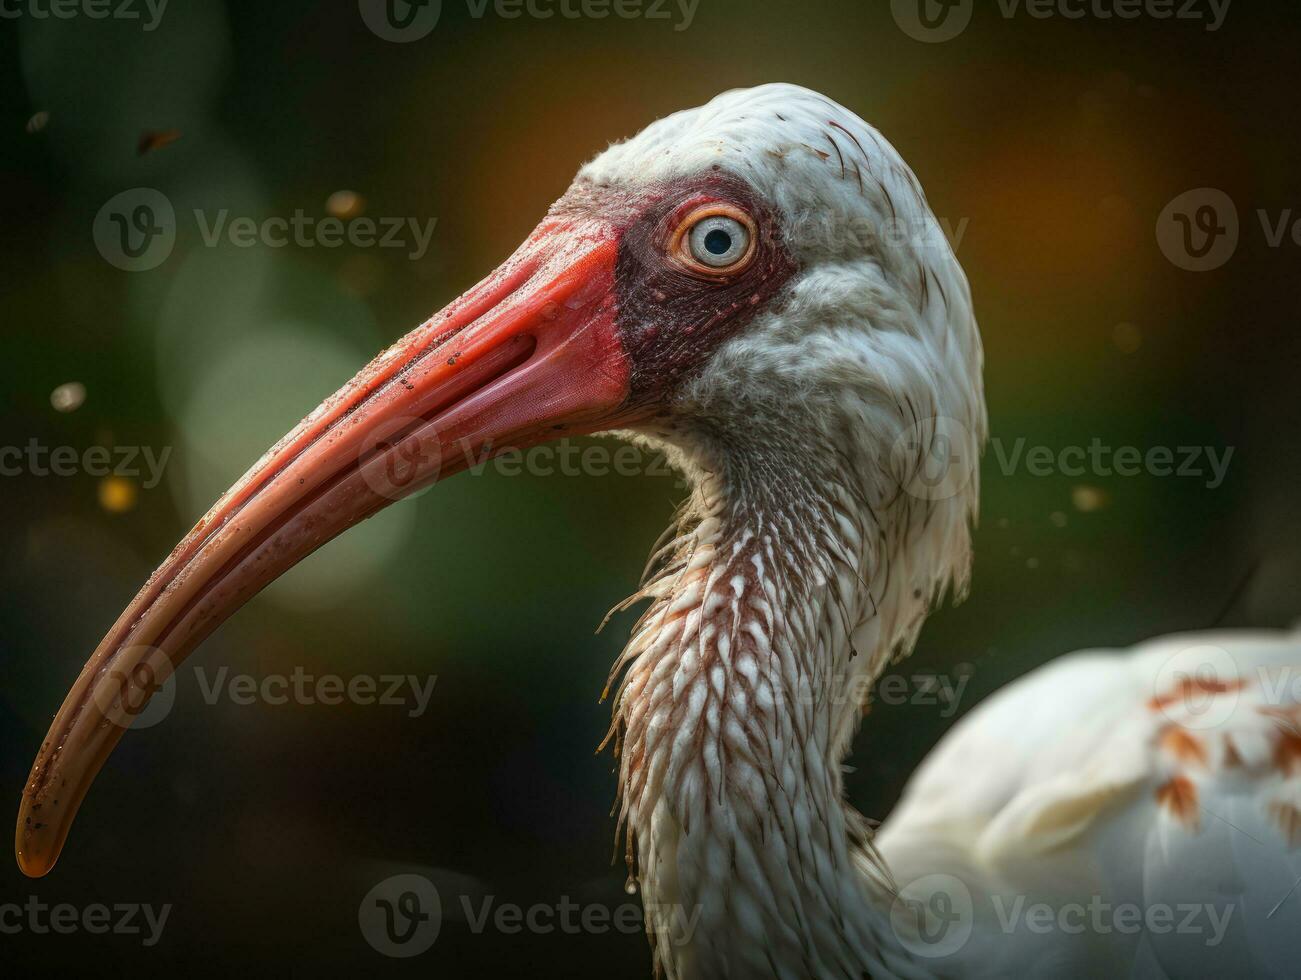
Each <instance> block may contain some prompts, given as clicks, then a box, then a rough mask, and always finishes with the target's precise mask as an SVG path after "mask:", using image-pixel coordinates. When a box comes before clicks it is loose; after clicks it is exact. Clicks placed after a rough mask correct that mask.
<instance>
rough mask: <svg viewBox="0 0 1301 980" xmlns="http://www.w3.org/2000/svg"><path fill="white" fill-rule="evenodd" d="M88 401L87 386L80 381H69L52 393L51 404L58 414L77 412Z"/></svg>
mask: <svg viewBox="0 0 1301 980" xmlns="http://www.w3.org/2000/svg"><path fill="white" fill-rule="evenodd" d="M85 401H86V386H85V385H84V384H82V383H81V382H80V381H69V382H67V383H66V384H61V385H59V387H57V388H55V389H54V390H53V391H52V392H50V404H51V405H52V406H54V410H55V411H56V412H75V411H76V410H77V409H79V408H81V406H82V405H83V404H85Z"/></svg>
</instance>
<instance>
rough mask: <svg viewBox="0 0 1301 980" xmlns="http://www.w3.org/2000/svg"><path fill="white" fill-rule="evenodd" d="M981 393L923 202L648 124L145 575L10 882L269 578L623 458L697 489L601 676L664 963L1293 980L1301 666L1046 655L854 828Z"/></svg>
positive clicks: (854, 130)
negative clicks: (500, 453) (854, 797)
mask: <svg viewBox="0 0 1301 980" xmlns="http://www.w3.org/2000/svg"><path fill="white" fill-rule="evenodd" d="M981 360H982V355H981V346H980V339H979V336H978V333H977V329H976V321H975V318H974V316H973V314H972V304H971V298H970V293H969V290H968V286H967V282H966V278H965V276H964V275H963V272H962V269H961V268H960V267H959V265H958V262H957V260H956V258H955V257H954V255H953V252H952V250H951V249H950V248H949V246H948V245H947V243H946V242H945V240H944V238H943V236H942V235H941V233H940V229H939V227H938V225H937V222H936V220H935V218H934V216H933V215H932V213H931V211H930V209H929V207H928V206H927V204H926V200H925V198H924V197H923V195H922V191H921V188H920V186H919V185H918V183H917V180H916V179H915V178H914V176H913V174H912V172H911V171H910V170H909V169H908V167H907V166H906V165H905V164H904V162H903V160H902V159H901V158H900V157H899V155H898V154H897V153H896V152H895V151H894V149H893V148H891V147H890V146H889V144H887V143H886V142H885V140H884V139H883V138H882V137H881V136H880V135H879V134H878V133H877V132H876V131H875V130H874V129H872V128H871V127H870V126H868V125H867V124H865V123H864V122H863V121H862V120H861V119H859V118H858V117H857V116H855V115H854V114H853V113H851V112H849V111H847V110H846V109H844V108H842V107H841V106H839V105H837V104H836V103H834V102H832V101H831V100H829V99H827V98H825V97H823V96H820V95H818V94H816V93H814V92H810V91H807V90H805V89H801V88H797V87H794V86H790V85H767V86H763V87H761V88H756V89H751V90H747V91H735V92H729V93H727V94H724V95H722V96H720V97H718V98H717V99H715V100H714V101H712V102H710V103H709V104H708V105H706V106H704V107H702V108H699V109H695V110H692V111H689V112H682V113H678V114H676V115H673V116H671V117H669V118H666V119H664V120H661V121H660V122H657V123H655V124H654V125H652V126H651V127H649V128H648V129H646V130H645V131H644V132H642V133H641V134H640V135H639V136H637V137H635V138H633V139H631V140H629V141H627V142H624V143H621V144H618V145H616V146H613V147H611V148H610V149H609V150H608V151H606V152H605V153H603V154H602V155H600V156H599V157H598V158H597V159H595V160H594V161H593V162H591V163H589V164H588V165H587V166H586V167H584V168H583V169H582V170H581V171H580V173H579V175H578V177H577V179H576V180H575V182H574V184H573V186H572V187H571V188H570V189H569V191H568V192H567V193H566V194H565V195H564V197H562V198H561V199H560V200H559V201H558V202H557V203H556V204H555V206H554V207H553V208H552V209H551V211H550V213H549V214H548V215H547V217H546V219H545V220H544V221H543V222H542V223H541V224H540V225H539V226H538V227H537V229H536V230H535V231H534V232H533V233H532V234H531V235H530V236H529V238H528V239H527V241H525V242H524V244H523V245H522V246H521V247H520V248H519V250H518V251H517V252H516V253H515V255H514V256H512V257H511V258H510V259H509V260H508V261H507V262H506V263H505V264H504V265H503V266H502V267H501V268H500V269H498V270H497V271H496V272H494V273H493V274H492V275H490V276H489V277H488V278H487V279H486V280H484V281H483V282H482V283H481V284H480V285H478V286H476V287H475V288H473V289H472V290H470V291H469V292H468V293H466V294H465V295H464V296H463V297H461V298H460V299H458V300H456V301H455V302H453V303H452V304H451V305H450V306H449V307H447V309H446V310H444V311H443V312H441V313H439V314H438V315H437V316H435V317H433V318H432V319H430V320H429V321H427V322H426V323H424V324H422V325H421V326H420V327H418V328H417V329H416V330H415V331H413V332H412V333H410V334H409V335H407V336H406V337H405V338H403V339H402V340H401V341H399V342H398V343H397V344H395V345H394V346H393V347H392V348H390V349H389V350H388V351H386V352H385V353H383V354H381V355H380V356H379V357H378V358H377V359H376V360H375V361H374V362H372V363H371V364H370V365H369V366H368V367H366V368H365V369H364V370H363V371H362V372H361V373H360V374H359V375H357V377H356V378H354V379H353V380H352V381H351V382H349V384H348V385H347V386H345V387H344V388H343V389H342V390H341V391H339V392H338V393H337V394H335V395H333V396H331V397H330V398H328V399H326V401H325V402H324V403H323V404H322V405H321V406H320V407H319V408H318V409H317V410H316V411H314V412H313V413H312V414H311V415H309V416H308V417H307V418H306V419H305V420H304V421H303V422H302V423H301V424H300V425H299V426H298V427H297V428H296V429H294V430H293V431H292V432H291V433H289V435H288V436H286V437H285V438H284V439H283V440H282V441H281V442H280V443H278V444H277V445H276V446H275V447H273V448H272V449H271V450H270V451H269V452H268V453H267V454H266V456H264V457H263V459H262V460H261V461H260V462H258V463H257V464H256V465H255V466H254V467H253V469H252V470H250V471H249V473H248V474H247V475H246V476H245V477H244V478H243V479H241V480H240V481H239V482H238V483H236V484H235V486H234V487H232V488H231V489H230V490H229V491H228V492H227V493H226V495H225V496H224V497H222V498H221V500H220V501H218V502H217V504H216V505H215V506H214V508H213V509H212V510H211V512H209V514H208V515H207V516H206V517H204V518H203V520H201V521H200V522H199V524H198V526H197V527H196V528H195V529H194V530H193V531H192V532H191V533H190V534H189V535H188V536H187V537H186V538H185V539H184V540H183V541H182V542H181V543H180V544H179V545H178V546H177V548H176V550H175V551H173V552H172V554H171V555H170V556H169V557H168V558H167V559H166V561H164V562H163V564H162V565H161V567H159V569H158V571H157V572H156V573H155V574H154V575H153V577H152V578H151V579H150V580H149V581H148V583H146V585H145V587H144V588H143V589H142V590H141V591H140V593H139V595H137V596H136V598H135V599H134V601H132V603H131V604H130V606H128V607H127V609H126V611H125V612H124V613H123V614H122V616H121V617H120V618H119V619H118V621H117V623H116V624H115V625H114V626H113V628H112V629H111V630H110V631H109V633H108V635H107V636H106V637H105V639H104V641H103V642H102V643H101V644H100V646H99V648H98V649H97V650H96V651H95V653H94V655H93V656H92V657H91V658H90V661H89V663H87V665H86V667H85V669H84V670H83V671H82V673H81V675H80V677H79V678H78V679H77V681H76V683H75V684H74V685H73V687H72V690H71V692H70V693H69V695H68V697H67V699H66V701H65V702H64V704H63V707H62V709H61V710H60V711H59V712H58V715H57V716H56V717H55V719H54V723H53V725H52V727H51V729H50V732H49V735H48V737H47V738H46V740H45V742H44V744H43V745H42V747H41V749H40V753H39V755H38V756H37V758H36V762H35V765H34V766H33V768H32V772H31V776H30V778H29V780H28V782H27V785H26V788H25V790H24V793H23V798H22V807H21V810H20V813H19V816H18V827H17V855H18V862H19V864H20V866H21V867H22V869H23V870H24V871H25V872H26V873H27V874H29V875H43V874H45V873H46V872H48V871H49V870H50V868H51V866H52V865H53V864H54V862H55V860H56V858H57V857H58V855H59V852H60V850H61V849H62V847H63V845H64V842H65V839H66V837H67V834H68V829H69V826H70V825H71V822H72V818H73V815H74V814H75V812H76V810H77V807H78V805H79V803H80V802H81V800H82V799H83V797H84V796H85V794H86V791H87V790H88V788H89V786H90V782H91V780H92V779H93V778H94V776H95V774H96V773H97V772H98V770H99V769H100V767H101V766H102V765H103V763H104V761H105V759H106V758H107V757H108V755H109V753H110V751H111V750H112V748H113V746H114V745H115V744H116V743H117V741H118V739H119V737H120V736H121V733H122V730H123V728H122V725H123V724H124V723H125V721H126V720H128V719H129V715H130V713H131V711H134V710H136V709H137V708H138V707H139V705H140V703H141V701H142V700H143V699H144V698H146V697H147V696H148V693H149V691H150V690H151V688H152V687H154V686H156V684H157V682H158V680H159V678H160V675H161V674H162V673H163V672H165V671H167V670H170V669H171V668H172V667H174V665H175V664H176V663H178V662H179V661H180V660H181V659H182V658H183V657H185V656H186V655H187V654H188V653H189V652H190V651H192V650H193V649H194V648H195V647H196V646H197V645H198V643H199V642H200V641H201V640H202V639H203V638H204V637H205V636H207V635H208V634H209V633H210V632H211V631H212V630H213V629H215V628H216V627H217V625H218V624H219V623H221V622H222V621H223V620H224V619H225V618H226V617H228V616H229V615H231V613H233V612H234V611H235V610H236V609H238V608H239V607H240V606H241V605H242V604H243V603H245V602H247V601H248V599H249V598H250V597H251V596H252V595H254V594H255V593H256V592H257V591H258V590H259V589H261V588H262V587H264V586H265V585H266V584H267V583H269V582H271V581H272V580H273V579H275V578H276V577H277V576H278V575H280V574H281V573H283V572H284V571H285V570H286V569H288V568H289V567H290V566H292V565H293V564H294V563H295V562H297V561H299V560H300V559H302V558H303V557H304V556H306V555H308V554H310V553H311V552H312V551H314V550H315V549H316V548H318V547H320V546H321V545H322V544H323V543H325V542H326V541H328V540H330V539H331V538H333V537H334V536H335V535H337V534H339V533H341V532H342V531H344V530H345V529H347V528H348V527H351V526H352V525H353V524H356V523H357V522H358V521H360V520H362V519H363V518H366V517H368V516H370V515H372V514H374V513H375V512H376V511H378V510H380V509H381V508H383V507H385V506H387V505H388V504H389V503H391V502H392V501H393V500H395V499H398V498H400V497H402V496H405V495H406V494H408V493H412V492H414V491H416V490H419V489H421V488H422V487H424V486H426V485H428V484H429V483H431V482H433V481H434V480H436V479H439V478H442V477H447V476H449V475H451V474H452V473H453V472H455V471H456V470H458V469H461V468H464V461H465V460H467V459H473V458H478V456H479V454H480V452H481V451H482V450H483V447H485V446H490V447H503V448H504V447H508V446H514V447H526V446H529V445H534V444H537V443H540V442H542V441H545V440H548V439H551V438H554V437H556V436H557V435H558V434H560V433H566V434H575V433H593V432H598V431H611V430H613V431H619V432H622V433H625V434H627V435H628V437H629V438H633V439H636V440H639V441H641V442H644V443H650V444H653V445H655V446H657V447H663V448H665V449H667V450H668V452H669V453H670V454H671V457H672V459H673V460H674V462H675V463H676V464H677V465H678V466H679V467H680V468H681V469H682V470H683V471H684V472H685V474H686V475H687V476H688V477H689V479H690V481H691V483H692V486H693V490H692V493H691V497H690V500H689V502H688V504H687V507H686V509H685V512H684V515H683V517H682V520H681V522H680V524H679V525H678V526H677V528H676V530H675V533H674V535H673V536H672V539H671V541H670V543H669V544H668V545H667V546H665V547H664V548H663V549H661V550H660V552H659V553H658V561H657V562H656V563H655V565H654V566H653V567H654V569H655V570H654V571H653V572H652V573H651V575H650V577H649V579H648V581H647V583H646V585H645V587H644V589H643V590H642V593H641V597H643V598H648V599H650V600H651V604H650V606H649V608H648V610H647V612H646V614H645V615H644V616H643V618H642V619H641V621H640V623H639V624H638V626H637V627H636V628H635V630H634V635H633V637H632V640H631V642H630V643H629V645H628V647H627V649H626V650H625V651H624V653H623V655H622V656H621V657H620V658H619V660H618V662H617V664H616V666H615V674H616V675H621V676H622V681H621V682H620V683H619V686H618V692H617V695H616V698H615V707H614V723H613V726H612V729H611V734H612V735H613V737H614V741H615V743H616V746H617V752H618V757H619V761H620V777H619V792H620V800H621V810H622V814H621V816H622V823H623V825H624V826H626V828H627V835H628V836H627V841H628V858H629V862H630V865H631V867H632V870H633V872H634V873H635V875H636V878H637V880H638V881H639V883H640V885H641V889H642V892H643V895H644V900H645V901H646V903H647V907H648V908H652V907H654V908H658V909H664V908H676V909H679V910H683V911H689V912H690V913H691V917H692V918H693V920H694V921H696V922H697V923H698V925H697V928H695V929H694V930H692V931H691V932H690V934H689V935H688V934H685V933H683V934H674V932H673V931H672V930H661V929H658V928H656V926H655V922H654V920H653V919H650V928H649V930H648V931H649V932H650V933H651V939H652V943H653V947H654V958H655V962H656V966H657V969H659V970H661V971H662V972H663V973H664V974H666V975H667V976H668V977H670V978H673V980H677V978H712V977H733V978H747V977H779V978H808V977H817V978H841V977H844V978H851V977H852V978H862V977H866V976H869V975H870V976H873V977H884V976H1006V975H1009V974H1012V973H1014V972H1017V971H1019V972H1022V973H1025V974H1027V975H1052V976H1085V975H1104V976H1105V975H1135V976H1167V975H1169V976H1190V975H1203V974H1210V975H1226V974H1227V975H1244V974H1245V973H1248V972H1255V973H1259V974H1264V973H1269V972H1274V973H1276V974H1278V975H1280V976H1281V975H1284V974H1291V975H1295V971H1296V963H1297V962H1299V961H1301V960H1299V959H1298V955H1297V954H1298V952H1301V945H1299V943H1298V938H1297V937H1298V935H1301V929H1298V928H1297V924H1298V922H1299V921H1301V920H1299V916H1301V889H1297V888H1296V887H1295V882H1296V881H1297V879H1298V877H1299V876H1301V868H1299V867H1298V861H1297V856H1296V852H1295V847H1296V845H1297V844H1298V843H1301V782H1299V781H1298V778H1297V777H1298V773H1299V771H1301V733H1299V732H1298V729H1297V727H1296V725H1297V722H1298V721H1301V708H1299V707H1298V701H1297V695H1296V690H1295V685H1294V684H1292V683H1291V681H1292V680H1294V679H1295V677H1294V673H1293V672H1294V671H1295V670H1296V668H1297V666H1298V665H1301V642H1299V641H1298V638H1297V637H1296V636H1287V635H1283V634H1278V635H1273V634H1265V633H1261V634H1241V635H1238V634H1234V635H1229V634H1225V635H1212V636H1193V637H1185V638H1175V639H1168V640H1162V641H1159V642H1155V643H1152V644H1149V645H1147V646H1144V647H1141V648H1140V649H1139V650H1137V651H1136V652H1134V653H1132V654H1125V655H1117V654H1110V653H1093V654H1087V655H1078V656H1076V657H1073V658H1068V659H1066V660H1064V661H1061V662H1059V663H1055V664H1053V665H1050V666H1048V667H1045V668H1043V669H1042V670H1039V671H1037V672H1036V673H1034V674H1033V675H1032V676H1030V677H1028V678H1027V679H1025V680H1022V681H1020V682H1018V683H1016V684H1014V685H1012V686H1011V688H1010V689H1009V690H1007V691H1005V692H1003V693H1001V694H999V695H998V696H996V697H994V698H993V699H992V700H990V701H989V702H988V703H987V704H985V705H983V706H982V707H980V708H979V709H978V710H976V711H975V712H973V713H972V714H971V715H970V716H969V717H968V718H967V719H965V720H964V721H963V722H961V723H960V724H959V725H958V726H957V728H956V730H955V731H954V732H953V733H952V734H951V735H949V736H948V737H947V738H946V739H945V740H944V742H943V743H942V744H941V745H940V747H939V748H938V749H937V750H936V751H935V753H934V754H933V755H932V756H931V757H930V758H929V759H928V760H927V761H926V763H925V765H924V766H923V768H922V770H921V771H920V772H919V773H918V775H917V776H916V777H915V778H914V779H913V781H912V783H911V785H910V787H909V789H908V791H907V793H906V795H905V798H904V800H903V802H902V803H901V804H900V806H899V808H898V810H897V812H896V813H895V814H894V815H893V817H892V818H891V819H890V821H889V822H888V823H887V824H886V825H885V827H884V829H883V830H882V831H881V832H880V833H879V834H877V835H875V843H873V834H872V832H871V830H870V829H869V827H868V825H867V823H866V822H865V821H864V820H863V819H862V818H860V817H859V816H858V814H856V813H855V812H854V811H853V810H852V809H851V808H850V807H849V806H848V805H847V804H846V802H845V800H844V798H843V797H844V794H843V791H842V777H841V762H842V760H843V758H844V757H845V755H846V753H847V751H848V750H849V747H850V742H851V739H852V737H853V735H854V732H855V730H856V729H857V727H858V724H859V720H860V716H861V711H862V707H863V700H864V698H863V697H862V695H861V692H863V691H865V690H866V689H867V686H868V685H869V684H870V682H871V681H872V680H873V679H874V678H875V677H877V676H878V675H879V674H880V672H881V671H882V669H883V668H884V667H885V666H886V665H887V664H888V663H889V662H890V661H891V660H892V659H894V658H897V657H900V656H903V655H904V654H906V653H907V652H908V651H909V650H910V648H911V647H912V645H913V643H914V641H915V640H916V638H917V634H918V631H919V630H920V628H921V625H922V622H923V620H924V619H925V618H926V615H927V613H928V612H929V611H930V610H931V608H932V607H934V606H935V605H936V604H937V602H939V600H940V599H941V598H942V596H943V595H944V594H945V593H946V591H948V590H951V591H952V592H953V593H955V594H956V595H958V596H961V595H962V594H963V593H964V592H965V590H966V587H967V578H968V570H969V566H970V559H971V548H970V526H971V524H972V522H973V520H974V518H975V514H976V510H977V480H976V474H975V472H974V462H975V460H976V458H977V456H978V454H979V452H980V449H981V446H982V444H983V440H984V437H985V431H986V423H985V407H984V394H983V387H982V382H981ZM878 750H879V747H878ZM896 889H897V891H896ZM1163 910H1164V911H1163ZM1158 913H1159V915H1158ZM648 918H649V917H648Z"/></svg>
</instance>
